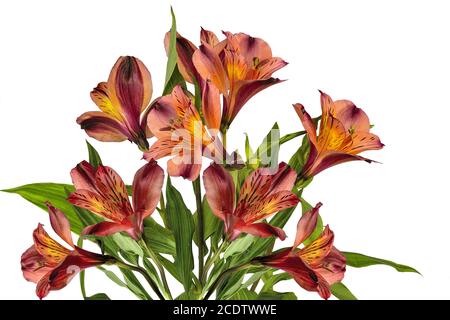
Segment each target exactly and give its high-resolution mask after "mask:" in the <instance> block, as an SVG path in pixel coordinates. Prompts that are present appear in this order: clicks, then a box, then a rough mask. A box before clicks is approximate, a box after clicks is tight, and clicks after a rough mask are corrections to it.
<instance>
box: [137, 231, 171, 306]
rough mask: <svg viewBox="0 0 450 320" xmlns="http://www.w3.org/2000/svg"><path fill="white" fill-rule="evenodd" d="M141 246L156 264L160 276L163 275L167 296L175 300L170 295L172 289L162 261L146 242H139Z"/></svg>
mask: <svg viewBox="0 0 450 320" xmlns="http://www.w3.org/2000/svg"><path fill="white" fill-rule="evenodd" d="M139 244H140V245H141V247H142V248H143V249H144V250H145V253H146V254H147V256H148V257H149V258H150V259H152V260H153V262H155V264H156V267H157V268H158V270H159V274H160V275H161V280H162V283H163V286H164V291H165V292H164V293H165V295H166V296H167V298H168V299H170V300H173V298H172V294H171V293H170V288H169V284H168V283H167V279H166V273H165V271H164V268H163V266H162V264H161V261H159V258H158V255H157V254H156V253H155V252H154V251H153V250H152V249H151V248H150V247H149V246H147V243H145V241H144V240H143V239H141V240H139Z"/></svg>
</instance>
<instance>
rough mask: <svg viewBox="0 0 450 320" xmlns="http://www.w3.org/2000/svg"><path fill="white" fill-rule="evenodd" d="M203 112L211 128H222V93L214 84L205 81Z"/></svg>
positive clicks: (207, 124)
mask: <svg viewBox="0 0 450 320" xmlns="http://www.w3.org/2000/svg"><path fill="white" fill-rule="evenodd" d="M202 112H203V116H204V118H205V122H206V126H207V127H208V128H209V129H216V130H219V129H220V121H221V119H222V111H221V109H220V93H219V90H218V89H217V88H216V86H214V85H213V84H211V83H209V82H208V81H205V82H204V84H203V90H202Z"/></svg>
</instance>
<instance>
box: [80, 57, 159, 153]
mask: <svg viewBox="0 0 450 320" xmlns="http://www.w3.org/2000/svg"><path fill="white" fill-rule="evenodd" d="M152 92H153V87H152V78H151V76H150V72H149V71H148V70H147V68H146V67H145V65H144V64H143V63H142V62H141V61H140V60H139V59H137V58H135V57H130V56H125V57H120V58H119V59H118V60H117V62H116V64H115V65H114V67H113V68H112V70H111V73H110V74H109V78H108V81H107V82H100V83H99V84H98V85H97V87H96V88H94V90H93V91H92V92H91V99H92V100H93V101H94V102H95V104H96V105H97V106H98V108H99V109H100V110H101V111H91V112H86V113H84V114H82V115H81V116H80V117H78V119H77V123H78V124H79V125H80V126H81V128H82V129H84V130H86V133H87V134H88V135H89V136H90V137H93V138H95V139H97V140H99V141H124V140H129V141H131V142H134V143H136V144H137V145H138V146H139V148H140V149H142V150H146V149H147V148H148V142H147V137H150V136H151V133H150V131H149V130H148V129H147V119H146V115H147V112H148V110H149V105H150V99H151V97H152Z"/></svg>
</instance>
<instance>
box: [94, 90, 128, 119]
mask: <svg viewBox="0 0 450 320" xmlns="http://www.w3.org/2000/svg"><path fill="white" fill-rule="evenodd" d="M91 99H92V101H94V103H95V104H96V105H97V106H98V108H99V109H100V110H101V111H103V112H104V113H106V114H107V115H109V116H111V117H112V118H114V119H115V120H117V121H118V122H122V121H123V117H122V110H121V108H120V105H119V104H118V103H113V102H112V101H111V100H112V97H111V93H110V91H109V88H108V84H107V83H106V82H100V83H99V84H98V85H97V87H95V88H94V89H93V90H92V91H91Z"/></svg>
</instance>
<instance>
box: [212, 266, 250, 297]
mask: <svg viewBox="0 0 450 320" xmlns="http://www.w3.org/2000/svg"><path fill="white" fill-rule="evenodd" d="M250 266H251V263H245V264H243V265H240V266H237V267H233V268H230V269H227V270H225V271H224V272H222V273H221V274H220V275H219V277H217V279H216V281H214V283H213V284H212V285H211V288H210V289H209V290H208V292H207V293H206V295H205V296H204V297H203V300H208V299H209V297H210V296H211V295H212V294H213V292H214V291H215V290H216V289H217V287H218V286H219V285H220V284H221V283H222V281H224V280H225V278H226V277H227V276H228V275H231V274H232V273H234V272H236V271H241V270H244V269H246V268H248V267H250Z"/></svg>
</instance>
